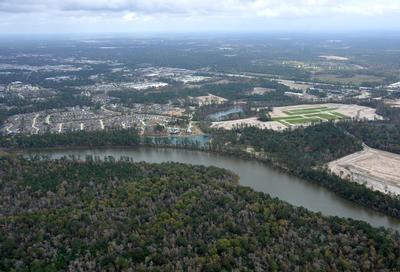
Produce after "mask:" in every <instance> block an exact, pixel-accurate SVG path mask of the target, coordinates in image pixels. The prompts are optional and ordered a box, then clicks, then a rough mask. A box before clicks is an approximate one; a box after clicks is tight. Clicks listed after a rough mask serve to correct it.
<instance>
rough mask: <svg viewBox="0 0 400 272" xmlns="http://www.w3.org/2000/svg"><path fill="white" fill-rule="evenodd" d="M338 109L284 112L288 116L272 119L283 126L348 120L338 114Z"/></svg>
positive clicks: (321, 108) (305, 109)
mask: <svg viewBox="0 0 400 272" xmlns="http://www.w3.org/2000/svg"><path fill="white" fill-rule="evenodd" d="M335 110H337V108H331V107H315V108H304V109H293V110H287V111H283V113H284V114H286V115H287V116H280V117H275V118H272V121H278V122H280V123H281V124H283V125H286V126H290V125H303V124H313V123H319V122H324V121H334V120H339V119H344V118H347V116H345V115H343V114H341V113H338V112H336V111H335Z"/></svg>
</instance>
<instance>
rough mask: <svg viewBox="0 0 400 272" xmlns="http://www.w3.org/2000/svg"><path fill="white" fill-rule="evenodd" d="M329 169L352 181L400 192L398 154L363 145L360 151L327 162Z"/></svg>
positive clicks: (386, 191) (392, 192)
mask: <svg viewBox="0 0 400 272" xmlns="http://www.w3.org/2000/svg"><path fill="white" fill-rule="evenodd" d="M328 168H329V169H330V171H332V172H333V173H335V174H336V175H338V176H340V177H342V178H346V179H349V180H351V181H353V182H357V183H360V184H366V186H367V187H369V188H371V189H373V190H377V191H381V192H384V193H388V194H389V193H390V194H396V195H398V194H400V171H399V169H400V155H398V154H394V153H389V152H385V151H381V150H377V149H372V148H369V147H368V146H365V147H364V149H363V150H362V151H360V152H357V153H354V154H351V155H349V156H346V157H343V158H341V159H338V160H336V161H332V162H330V163H328Z"/></svg>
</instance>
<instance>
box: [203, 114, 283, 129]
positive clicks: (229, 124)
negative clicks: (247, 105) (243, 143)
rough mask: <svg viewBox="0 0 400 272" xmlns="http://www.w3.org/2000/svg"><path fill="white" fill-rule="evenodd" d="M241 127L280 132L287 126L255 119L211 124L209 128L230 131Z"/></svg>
mask: <svg viewBox="0 0 400 272" xmlns="http://www.w3.org/2000/svg"><path fill="white" fill-rule="evenodd" d="M241 126H249V127H258V128H261V129H272V130H276V131H282V130H285V129H286V128H287V126H285V125H284V124H282V123H280V122H277V121H271V122H261V121H259V120H258V119H257V117H252V118H247V119H239V120H232V121H222V122H213V123H212V125H211V127H213V128H223V129H227V130H231V129H233V128H236V127H241Z"/></svg>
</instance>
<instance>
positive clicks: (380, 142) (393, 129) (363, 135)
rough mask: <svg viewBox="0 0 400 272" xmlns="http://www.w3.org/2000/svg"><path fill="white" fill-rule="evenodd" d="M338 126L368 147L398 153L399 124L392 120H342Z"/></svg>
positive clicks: (399, 139)
mask: <svg viewBox="0 0 400 272" xmlns="http://www.w3.org/2000/svg"><path fill="white" fill-rule="evenodd" d="M339 126H340V127H342V128H343V129H345V130H346V131H347V132H349V133H351V134H352V135H354V136H355V137H357V138H358V139H361V140H362V141H363V142H364V143H365V144H367V145H368V146H370V147H373V148H377V149H380V150H385V151H388V152H394V153H399V154H400V126H399V125H398V124H395V123H393V122H386V121H382V122H342V123H340V124H339Z"/></svg>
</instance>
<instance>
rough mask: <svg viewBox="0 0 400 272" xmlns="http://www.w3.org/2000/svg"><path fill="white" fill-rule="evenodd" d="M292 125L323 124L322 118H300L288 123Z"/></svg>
mask: <svg viewBox="0 0 400 272" xmlns="http://www.w3.org/2000/svg"><path fill="white" fill-rule="evenodd" d="M287 122H288V123H289V124H291V125H302V124H308V123H319V122H322V120H321V119H320V118H300V119H292V120H288V121H287Z"/></svg>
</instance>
